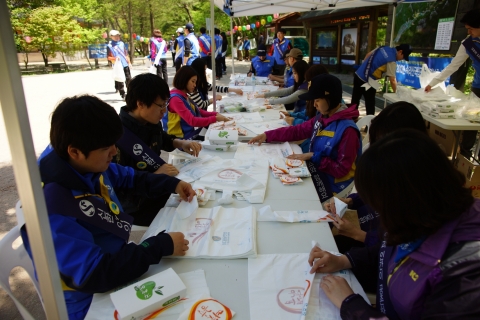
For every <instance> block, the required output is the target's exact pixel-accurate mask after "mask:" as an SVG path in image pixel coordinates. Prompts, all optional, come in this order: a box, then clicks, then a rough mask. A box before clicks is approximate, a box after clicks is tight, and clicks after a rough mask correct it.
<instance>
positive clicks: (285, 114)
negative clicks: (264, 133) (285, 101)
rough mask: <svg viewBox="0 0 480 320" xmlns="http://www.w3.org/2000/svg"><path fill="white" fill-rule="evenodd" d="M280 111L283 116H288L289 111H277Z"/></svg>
mask: <svg viewBox="0 0 480 320" xmlns="http://www.w3.org/2000/svg"><path fill="white" fill-rule="evenodd" d="M279 112H280V113H283V115H284V116H285V117H290V112H288V111H279Z"/></svg>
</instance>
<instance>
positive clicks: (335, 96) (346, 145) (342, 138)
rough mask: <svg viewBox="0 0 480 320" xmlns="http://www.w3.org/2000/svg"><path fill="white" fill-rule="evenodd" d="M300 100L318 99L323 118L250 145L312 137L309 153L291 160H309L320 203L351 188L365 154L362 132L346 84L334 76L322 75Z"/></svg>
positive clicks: (267, 134) (262, 136)
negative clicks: (346, 96)
mask: <svg viewBox="0 0 480 320" xmlns="http://www.w3.org/2000/svg"><path fill="white" fill-rule="evenodd" d="M299 98H300V99H304V100H315V108H316V109H317V111H318V112H319V115H318V116H316V117H315V118H312V119H310V120H308V121H306V122H304V123H302V124H300V125H297V126H293V127H292V126H291V127H285V128H278V129H275V130H270V131H266V132H265V133H262V134H260V135H258V136H256V137H254V138H252V139H251V140H250V141H249V142H248V143H250V144H252V143H258V144H259V145H260V144H262V143H263V142H277V141H278V142H285V141H299V140H303V139H307V138H310V139H311V142H310V148H309V152H308V153H304V154H293V155H290V156H288V158H290V159H298V160H304V161H307V160H309V161H307V164H308V167H309V170H310V172H311V173H312V175H313V176H314V177H315V178H314V179H313V180H314V181H315V183H318V184H317V185H316V189H317V193H318V195H319V197H320V201H321V202H324V201H325V200H327V199H329V198H331V197H332V196H333V194H336V193H339V192H340V191H342V190H343V189H344V188H345V187H347V186H348V185H349V184H350V183H351V182H352V181H353V176H354V174H355V166H356V165H355V163H356V162H357V160H358V157H360V155H361V154H362V141H361V135H360V132H359V130H358V128H357V126H356V125H355V122H353V120H352V118H355V117H358V115H359V113H358V110H357V108H356V106H354V105H352V106H350V107H347V106H346V105H345V104H343V103H342V83H341V81H340V80H339V79H338V78H337V77H335V76H333V75H330V74H321V75H319V76H316V77H315V78H313V79H312V81H311V82H310V83H309V88H308V92H307V93H305V94H303V95H301V96H300V97H299Z"/></svg>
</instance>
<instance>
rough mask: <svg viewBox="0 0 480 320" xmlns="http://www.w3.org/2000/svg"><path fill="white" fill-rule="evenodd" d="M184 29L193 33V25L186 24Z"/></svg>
mask: <svg viewBox="0 0 480 320" xmlns="http://www.w3.org/2000/svg"><path fill="white" fill-rule="evenodd" d="M185 29H187V30H188V31H193V24H192V23H187V24H186V25H185Z"/></svg>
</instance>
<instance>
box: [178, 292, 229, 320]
mask: <svg viewBox="0 0 480 320" xmlns="http://www.w3.org/2000/svg"><path fill="white" fill-rule="evenodd" d="M233 316H235V311H233V310H232V309H230V308H229V307H227V306H226V305H224V304H223V303H221V302H220V301H218V300H215V299H213V298H212V297H210V296H209V295H204V296H203V297H201V298H200V299H198V300H197V301H195V302H194V303H193V305H192V306H191V307H190V308H189V309H187V310H185V311H184V312H183V313H182V314H181V315H180V316H179V317H178V320H191V319H203V318H205V319H213V320H230V319H232V318H233Z"/></svg>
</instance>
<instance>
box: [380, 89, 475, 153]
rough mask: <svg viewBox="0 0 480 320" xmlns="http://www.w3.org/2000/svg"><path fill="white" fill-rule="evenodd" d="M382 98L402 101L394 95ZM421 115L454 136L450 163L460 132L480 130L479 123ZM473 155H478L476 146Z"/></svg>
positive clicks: (389, 94) (384, 95)
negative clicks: (451, 132)
mask: <svg viewBox="0 0 480 320" xmlns="http://www.w3.org/2000/svg"><path fill="white" fill-rule="evenodd" d="M383 97H384V98H385V101H390V102H398V101H402V100H401V99H400V98H399V97H398V95H397V94H396V93H385V94H383ZM417 107H418V106H417ZM421 114H422V117H423V119H425V120H426V121H428V122H430V123H433V124H435V125H437V126H439V127H440V128H443V129H446V130H450V131H453V134H454V135H455V147H454V149H453V150H454V152H453V156H452V161H455V158H456V157H457V153H456V152H455V151H456V150H457V149H458V145H459V142H460V136H461V133H462V131H465V130H476V131H478V130H480V123H475V122H470V121H468V120H465V119H438V118H432V117H430V116H429V115H428V114H426V113H423V112H422V113H421ZM475 154H476V155H477V154H478V145H477V150H476V151H475Z"/></svg>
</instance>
